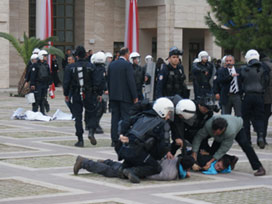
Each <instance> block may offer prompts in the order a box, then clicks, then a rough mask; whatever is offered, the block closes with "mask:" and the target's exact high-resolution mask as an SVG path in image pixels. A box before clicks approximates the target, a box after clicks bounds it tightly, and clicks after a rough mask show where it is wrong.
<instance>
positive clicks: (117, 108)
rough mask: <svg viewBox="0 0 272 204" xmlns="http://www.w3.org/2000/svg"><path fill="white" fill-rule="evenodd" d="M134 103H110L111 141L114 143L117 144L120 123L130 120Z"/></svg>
mask: <svg viewBox="0 0 272 204" xmlns="http://www.w3.org/2000/svg"><path fill="white" fill-rule="evenodd" d="M132 105H133V104H132V103H126V102H121V101H110V108H111V139H112V141H113V142H115V143H116V142H117V141H118V139H119V136H118V123H119V121H120V120H126V119H128V118H129V111H130V109H131V107H132Z"/></svg>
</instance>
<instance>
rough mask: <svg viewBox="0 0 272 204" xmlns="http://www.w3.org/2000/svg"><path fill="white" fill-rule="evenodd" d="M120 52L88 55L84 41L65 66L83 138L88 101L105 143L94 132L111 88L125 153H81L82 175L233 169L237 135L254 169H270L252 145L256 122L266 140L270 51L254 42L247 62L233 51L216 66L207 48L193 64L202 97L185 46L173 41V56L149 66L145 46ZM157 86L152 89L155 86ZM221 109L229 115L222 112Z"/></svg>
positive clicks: (118, 145)
mask: <svg viewBox="0 0 272 204" xmlns="http://www.w3.org/2000/svg"><path fill="white" fill-rule="evenodd" d="M119 54H120V56H119V58H117V59H116V60H114V61H112V55H108V56H111V59H107V58H106V55H105V54H104V52H102V51H100V52H97V53H95V54H93V56H92V57H91V58H90V60H91V62H88V61H86V52H85V49H84V48H83V47H81V46H79V47H77V49H76V58H77V62H75V63H73V64H70V65H68V66H67V67H66V68H65V75H64V83H63V88H64V95H65V100H66V101H70V102H71V104H72V106H71V111H72V113H73V116H74V117H75V126H76V135H77V137H78V142H77V143H76V144H75V146H77V147H83V146H84V142H83V132H84V131H83V127H82V111H83V108H85V123H86V127H87V129H88V130H89V134H88V138H89V139H90V142H91V143H92V144H93V145H95V144H96V143H97V141H96V139H95V137H94V133H95V130H96V128H97V127H98V126H99V120H100V118H101V117H100V118H99V119H97V117H96V116H97V109H98V105H97V104H98V103H99V102H101V100H102V99H101V98H102V95H103V94H105V93H107V94H108V99H109V105H110V110H111V114H112V119H111V139H112V146H113V147H114V149H115V152H116V154H117V157H118V161H113V160H110V159H107V160H98V161H94V160H90V159H88V158H84V157H81V156H78V157H77V159H76V162H75V164H74V174H75V175H77V174H78V173H79V171H80V170H81V169H85V170H87V171H89V172H93V173H98V174H101V175H104V176H106V177H118V178H121V179H129V181H131V182H132V183H140V181H141V179H155V180H174V179H184V178H188V177H190V171H202V172H203V173H204V174H217V173H230V172H231V171H232V170H233V169H234V168H235V165H236V163H237V161H238V157H237V156H235V155H229V154H228V151H229V150H230V149H231V147H232V145H233V143H234V140H235V141H236V142H237V143H238V145H239V146H240V147H241V149H242V150H243V152H244V153H245V154H246V156H247V158H248V160H249V163H250V165H251V167H252V169H253V170H254V171H255V172H254V175H255V176H263V175H265V174H266V171H265V169H264V167H263V165H262V163H261V162H260V160H259V158H258V156H257V154H256V152H255V150H254V148H253V146H252V142H251V136H250V123H252V124H253V126H254V131H256V132H257V145H258V146H259V148H262V149H263V148H265V146H266V145H267V141H266V134H267V131H266V129H267V121H268V119H269V116H270V112H269V115H267V116H266V117H265V111H264V110H265V107H266V105H265V104H267V106H268V108H269V107H270V109H271V102H269V99H267V100H266V103H265V101H264V96H265V95H266V94H270V87H271V86H272V85H271V83H272V82H271V80H270V77H271V74H270V73H271V72H270V69H271V65H272V64H271V62H270V59H269V58H268V59H267V57H266V56H265V55H264V54H261V59H260V55H259V53H258V52H257V51H256V50H249V51H248V52H247V53H246V55H245V59H246V64H244V65H242V66H241V67H238V65H236V64H235V61H234V57H233V56H231V55H227V56H226V57H224V59H223V60H222V61H223V62H222V65H221V67H217V69H216V68H215V65H214V64H213V63H212V62H210V61H211V60H210V56H209V55H208V53H207V52H206V51H201V52H200V53H199V55H198V58H197V59H195V60H194V62H193V65H192V76H193V88H194V94H195V98H194V100H191V99H189V98H190V90H189V89H188V88H187V86H186V84H185V79H186V75H185V72H184V68H183V66H182V64H181V61H180V58H179V56H181V55H182V54H183V52H182V51H180V50H179V49H178V48H177V47H172V48H171V49H170V51H169V55H168V58H167V61H168V64H164V63H162V64H161V65H162V66H161V67H160V68H158V67H156V66H155V63H154V62H152V58H151V59H150V60H149V61H146V62H147V63H146V65H145V66H144V67H141V66H140V54H139V53H135V52H134V53H131V55H130V52H129V50H128V49H127V48H121V50H120V52H119ZM105 66H106V67H105ZM155 69H156V70H155ZM157 69H159V70H157ZM155 73H157V75H155ZM150 90H153V92H152V94H147V93H149V92H150ZM147 96H149V97H147ZM154 96H155V97H154ZM215 98H216V99H217V100H219V107H218V105H216V103H215ZM269 105H270V106H269ZM232 107H234V110H235V116H232V115H231V109H232ZM220 109H221V114H222V115H219V114H214V112H219V111H220ZM269 111H270V110H269ZM210 138H213V142H212V143H211V140H209V139H210Z"/></svg>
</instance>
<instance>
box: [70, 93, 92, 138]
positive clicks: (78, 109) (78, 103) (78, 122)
mask: <svg viewBox="0 0 272 204" xmlns="http://www.w3.org/2000/svg"><path fill="white" fill-rule="evenodd" d="M83 107H85V122H86V125H87V129H91V128H92V129H95V128H96V101H95V97H92V96H88V95H86V97H85V99H84V101H82V99H81V96H80V95H79V94H73V95H72V110H73V111H72V112H73V116H74V118H75V128H76V136H77V137H78V140H79V141H83V133H84V131H83V124H82V113H83Z"/></svg>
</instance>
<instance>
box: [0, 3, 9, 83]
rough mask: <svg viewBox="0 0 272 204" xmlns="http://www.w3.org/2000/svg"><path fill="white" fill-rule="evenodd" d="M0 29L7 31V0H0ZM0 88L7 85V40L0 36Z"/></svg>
mask: <svg viewBox="0 0 272 204" xmlns="http://www.w3.org/2000/svg"><path fill="white" fill-rule="evenodd" d="M0 31H1V32H6V33H8V32H9V0H2V1H0ZM0 45H1V46H0V62H1V63H0V72H1V76H0V88H8V87H9V77H8V76H9V42H8V41H7V40H5V39H3V38H0Z"/></svg>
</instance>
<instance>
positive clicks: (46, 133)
mask: <svg viewBox="0 0 272 204" xmlns="http://www.w3.org/2000/svg"><path fill="white" fill-rule="evenodd" d="M0 136H5V137H12V138H34V137H59V136H70V135H68V134H64V133H59V132H49V131H32V132H31V131H30V132H2V133H0Z"/></svg>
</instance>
